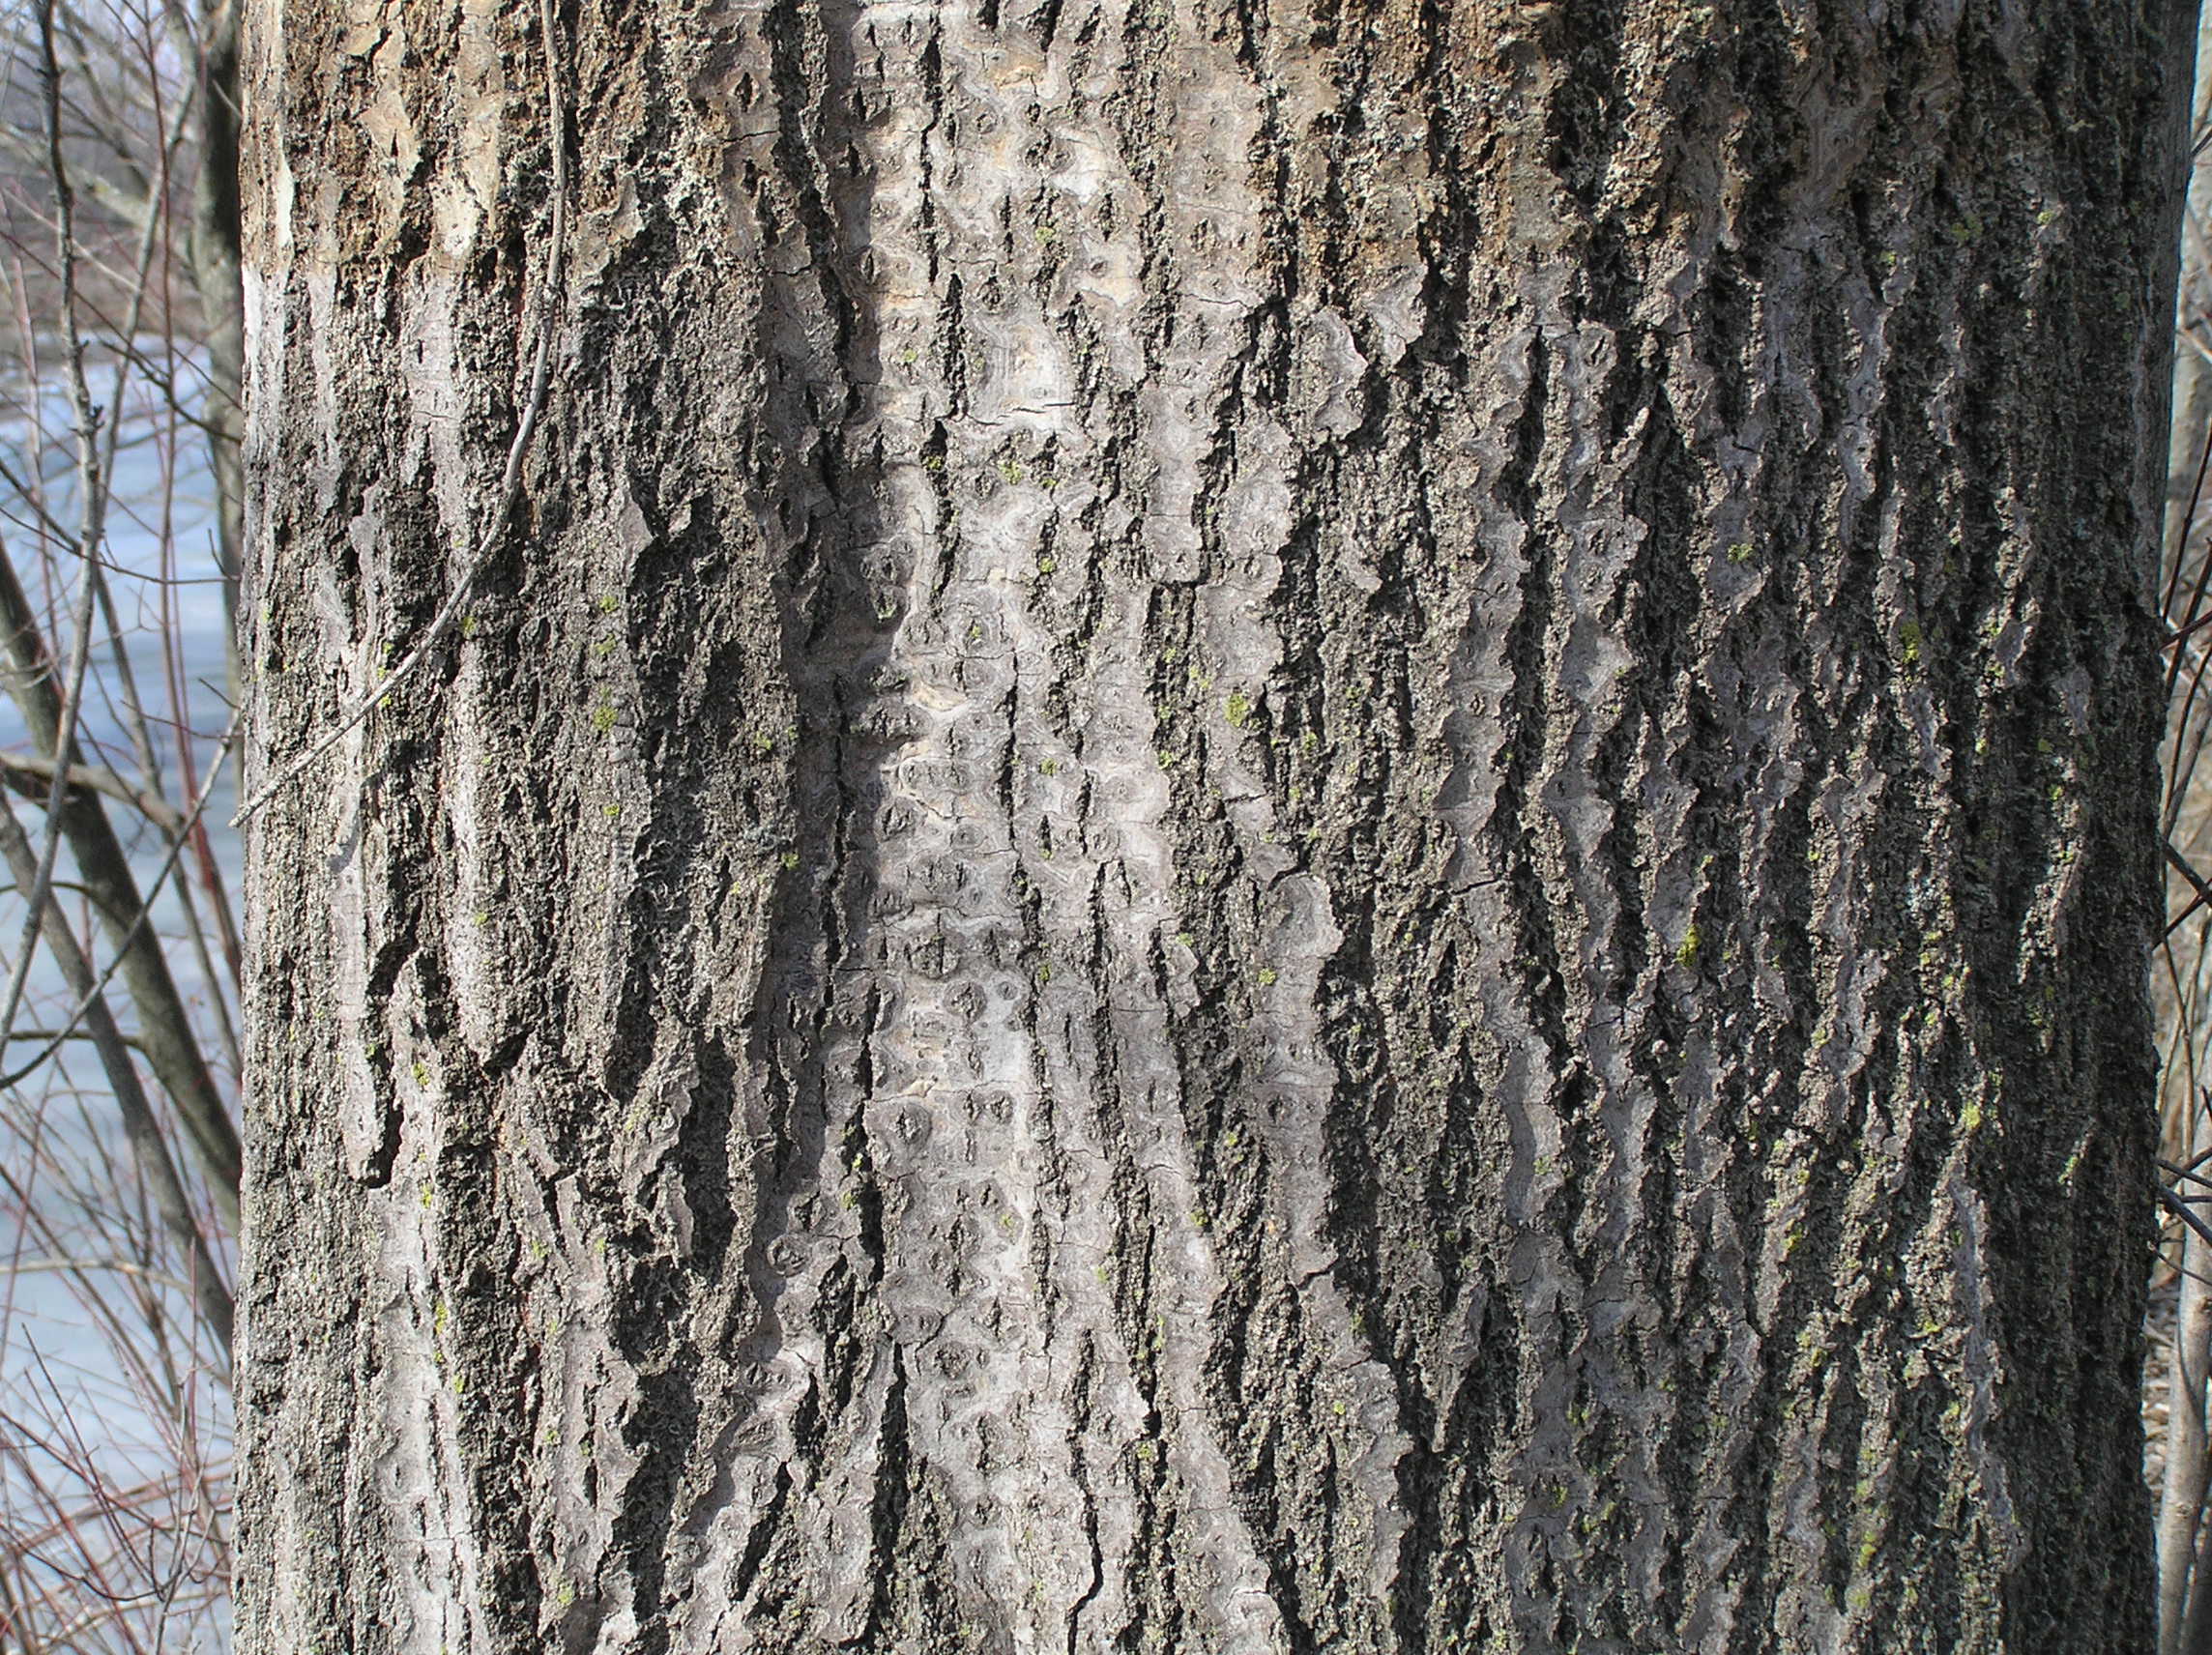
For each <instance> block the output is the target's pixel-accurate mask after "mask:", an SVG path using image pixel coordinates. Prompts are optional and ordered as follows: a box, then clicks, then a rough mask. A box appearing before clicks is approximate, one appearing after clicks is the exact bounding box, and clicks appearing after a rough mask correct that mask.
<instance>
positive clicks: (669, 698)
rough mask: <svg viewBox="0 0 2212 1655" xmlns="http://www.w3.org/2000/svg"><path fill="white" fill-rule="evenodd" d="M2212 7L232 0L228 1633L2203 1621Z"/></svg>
mask: <svg viewBox="0 0 2212 1655" xmlns="http://www.w3.org/2000/svg"><path fill="white" fill-rule="evenodd" d="M2182 11H2183V9H2182V8H2180V7H2179V6H2176V5H2172V4H2166V3H2156V4H2152V3H2144V4H2122V3H2096V4H2082V3H2069V4H2066V5H2059V4H2055V3H2052V4H2046V5H2039V6H2028V7H2009V8H2000V7H1997V6H1994V5H1985V4H1964V5H1961V4H1935V3H1929V4H1893V5H1890V6H1887V7H1876V6H1872V5H1859V4H1850V5H1843V6H1836V7H1828V8H1820V9H1817V10H1816V9H1809V8H1795V7H1791V8H1765V7H1756V6H1753V5H1750V4H1748V3H1738V4H1716V5H1689V4H1677V3H1673V0H1653V3H1651V4H1646V5H1643V6H1639V7H1635V8H1625V7H1620V8H1616V7H1610V6H1589V7H1583V6H1575V7H1563V6H1537V5H1510V4H1492V5H1482V4H1464V5H1429V6H1422V7H1412V6H1405V7H1398V6H1378V7H1373V8H1360V9H1351V8H1342V7H1338V6H1334V5H1325V6H1316V7H1312V8H1297V7H1289V6H1268V5H1264V4H1246V5H1232V6H1178V7H1172V8H1171V7H1166V6H1154V5H1149V4H1136V5H1131V6H1128V7H1125V8H1115V7H1109V6H1101V5H1085V4H1065V3H1062V0H1046V3H1043V4H1027V5H1026V4H1016V3H1013V0H1005V3H1002V4H989V3H985V4H981V5H977V6H973V7H971V6H946V7H925V6H916V5H903V4H902V5H832V6H821V7H813V6H800V5H786V4H771V5H767V6H757V7H745V8H728V9H716V8H711V7H706V6H693V5H688V4H682V3H677V0H660V3H657V4H655V5H653V6H649V7H637V8H630V9H626V10H620V11H616V10H608V9H602V8H599V7H597V6H593V5H590V4H586V5H583V6H579V7H578V8H576V9H575V10H574V11H572V12H571V13H569V14H568V15H566V16H565V17H564V18H563V22H562V30H563V34H562V40H561V46H560V49H561V51H562V52H563V53H565V54H566V55H567V60H568V61H567V62H566V63H565V64H562V65H561V66H560V73H563V75H564V76H565V79H564V80H563V82H562V84H563V85H564V86H566V87H567V88H568V96H567V100H566V101H567V102H568V106H569V111H570V122H569V128H568V131H564V132H562V133H559V134H551V133H549V132H548V130H547V122H546V120H545V101H544V99H543V96H542V94H541V92H540V90H539V86H540V77H541V74H542V73H543V68H544V60H543V57H542V50H543V48H542V44H541V43H540V42H539V41H538V35H537V31H536V28H535V18H534V15H533V13H532V11H531V10H530V9H527V8H513V9H509V10H501V9H498V8H494V7H492V6H489V5H486V4H481V3H480V0H468V3H466V4H464V5H463V6H462V7H460V8H459V9H458V10H454V9H451V8H448V7H443V6H431V5H409V4H394V5H389V6H385V7H383V8H380V9H370V8H355V9H351V10H349V9H347V8H344V7H340V6H336V5H333V4H330V3H329V0H295V3H293V4H290V5H288V6H286V7H285V8H284V9H283V10H282V12H281V14H280V15H279V14H278V13H277V11H276V10H275V9H274V8H269V7H263V8H260V9H257V10H256V11H255V12H253V13H252V14H250V15H248V17H247V27H246V47H245V51H246V55H245V62H244V75H245V85H246V88H247V91H246V96H245V102H244V106H245V108H246V110H247V115H248V131H247V150H246V166H247V291H248V296H249V312H248V314H249V319H250V326H249V331H248V332H249V342H248V406H249V408H250V410H251V413H250V418H249V421H248V427H247V450H246V454H247V473H248V477H249V479H250V480H251V483H252V491H251V497H252V498H253V499H254V500H255V501H256V502H257V508H256V513H257V514H256V519H255V521H254V522H253V523H252V525H251V529H250V533H249V537H248V539H249V545H248V555H247V588H248V590H247V595H246V597H247V617H248V623H247V624H248V634H249V640H250V654H251V660H250V671H251V682H250V685H249V692H250V695H251V697H252V704H253V709H254V716H255V721H256V722H255V740H256V749H255V754H254V757H253V759H252V761H251V763H250V764H249V766H248V772H249V773H248V783H247V786H248V791H249V792H250V791H251V790H252V789H253V788H254V787H256V786H258V785H259V780H258V778H259V777H264V776H268V775H272V774H275V773H277V771H278V770H280V769H281V768H282V767H283V766H284V765H285V764H286V763H287V762H289V761H290V760H291V759H292V758H293V756H294V755H296V754H298V753H299V752H301V751H304V750H305V749H306V746H307V744H308V743H309V742H311V741H312V740H315V739H316V737H317V735H318V733H319V732H321V731H322V730H324V729H326V728H328V727H329V724H330V722H331V721H332V720H333V719H335V717H337V716H338V715H339V714H340V712H341V711H342V710H344V709H347V708H350V707H352V706H354V705H356V704H357V703H358V701H359V700H360V698H362V697H364V696H366V695H370V694H373V693H374V692H375V691H376V689H377V686H378V684H379V682H380V680H379V677H378V675H379V673H380V672H381V671H382V670H383V669H384V668H385V667H386V666H387V665H389V664H390V663H391V662H392V661H393V660H395V659H398V658H400V657H401V656H403V655H404V654H405V653H406V652H407V650H408V649H409V648H410V647H411V644H412V642H413V641H414V639H415V637H416V636H417V635H418V632H419V629H420V628H421V627H422V626H423V625H425V624H427V623H428V622H429V620H430V618H431V617H432V616H433V615H435V614H436V613H437V611H438V608H439V606H440V604H441V602H442V601H443V600H444V598H445V596H446V595H447V594H448V592H449V591H450V590H451V582H452V581H454V580H455V579H456V578H458V577H459V575H460V574H461V572H462V570H463V569H464V568H465V567H466V566H468V559H469V556H470V551H471V547H470V543H469V526H470V525H471V524H473V523H474V522H476V521H477V520H478V519H479V518H480V515H481V513H482V506H483V502H484V500H485V499H486V497H487V494H488V493H489V491H491V490H493V489H495V488H496V487H497V484H498V478H499V469H500V465H501V463H502V461H503V459H504V456H505V453H506V450H507V446H508V444H509V441H510V439H511V435H512V432H513V431H514V429H515V424H516V421H518V420H519V419H520V418H521V417H522V414H523V404H524V400H525V395H526V385H527V380H528V371H529V351H530V349H531V347H532V340H531V338H530V337H529V334H528V329H527V327H526V326H524V321H525V319H526V318H528V317H530V316H532V315H533V314H535V313H537V308H538V304H539V299H540V289H539V282H540V280H541V276H540V273H541V271H542V269H543V261H544V259H545V257H546V253H547V247H546V239H547V230H548V226H549V225H550V223H551V221H552V203H551V202H550V201H549V200H548V199H547V190H548V184H549V180H550V178H551V177H552V167H551V164H550V155H549V150H548V143H549V141H560V142H564V143H567V144H568V145H569V146H570V148H569V151H568V154H569V165H570V172H571V175H572V177H573V178H574V180H575V185H574V188H575V198H574V200H573V201H571V202H570V203H569V204H568V206H569V213H570V221H571V223H572V224H573V226H574V245H573V247H572V248H571V250H570V253H569V256H568V260H567V269H568V276H567V278H566V280H565V281H564V282H563V283H562V284H561V286H560V288H559V290H558V292H557V294H556V296H555V297H556V299H557V305H556V308H555V314H556V315H557V316H558V317H559V318H560V323H561V327H562V329H563V332H562V334H561V336H560V341H559V350H560V357H559V361H560V363H561V367H562V371H561V374H560V376H559V377H558V378H557V380H556V384H555V388H554V392H553V394H552V397H551V399H550V401H549V403H548V406H547V408H546V411H545V417H544V421H543V423H542V427H541V434H540V435H539V437H538V441H537V443H536V445H535V447H534V449H533V450H532V452H531V455H530V457H529V462H528V466H527V469H526V472H525V498H524V502H523V506H522V509H521V510H520V511H518V512H517V513H516V516H515V519H514V520H513V522H512V523H511V524H510V525H509V533H508V536H507V538H506V540H505V542H504V543H503V544H502V546H501V548H500V549H499V551H498V553H497V555H496V556H495V557H494V559H493V561H492V562H491V564H490V565H489V566H488V567H487V569H486V570H485V572H484V574H483V576H482V577H481V581H480V590H479V592H478V594H477V595H476V596H475V597H473V598H472V599H471V600H470V606H469V612H468V613H467V615H466V616H465V618H464V619H463V622H462V624H461V625H460V627H459V628H458V632H459V636H458V637H457V638H456V640H455V641H454V643H453V645H452V647H451V654H450V660H449V662H448V663H447V664H446V666H445V668H444V670H442V671H440V672H438V673H434V674H422V675H417V676H416V677H415V678H413V679H411V680H409V681H408V682H404V683H399V684H395V686H394V688H393V693H392V694H391V697H390V702H389V705H386V706H384V707H382V708H381V709H380V710H379V711H378V712H377V713H376V714H375V716H373V717H372V718H371V719H370V720H369V721H368V722H367V723H366V725H365V726H364V728H363V729H362V730H360V731H357V732H356V733H354V734H353V735H352V736H351V737H349V738H348V740H345V741H344V742H343V743H341V744H340V745H339V746H338V747H337V748H336V749H335V751H334V752H333V754H332V755H331V758H330V759H329V761H328V762H327V764H326V765H325V766H324V768H323V769H322V770H320V771H319V772H317V776H316V778H315V779H314V780H312V781H310V782H308V783H307V784H306V785H304V786H302V787H300V788H298V789H296V790H293V791H290V792H288V793H286V794H284V795H282V796H281V797H279V798H277V800H276V801H275V802H273V803H272V804H271V805H270V806H269V807H268V808H267V809H266V810H265V811H263V812H262V814H261V815H259V816H258V817H256V818H255V819H254V822H253V824H252V826H251V829H250V832H251V839H250V847H251V848H250V857H251V870H252V872H251V886H252V890H251V896H250V903H249V906H250V916H249V925H248V929H249V935H248V939H247V965H248V979H249V980H248V996H249V1006H250V1021H251V1024H252V1034H251V1040H250V1051H249V1068H250V1071H251V1074H250V1082H249V1093H250V1120H249V1133H248V1137H249V1154H248V1178H247V1242H246V1249H245V1287H244V1291H243V1292H242V1305H243V1307H244V1318H245V1328H246V1331H245V1337H244V1345H243V1348H242V1362H243V1368H242V1380H241V1382H242V1387H243V1388H242V1392H241V1395H242V1399H243V1408H242V1415H243V1417H242V1426H241V1433H242V1453H243V1479H242V1484H241V1493H240V1506H239V1511H240V1543H241V1574H240V1581H239V1627H240V1639H241V1644H242V1647H243V1648H244V1649H246V1650H247V1651H249V1652H255V1655H258V1652H261V1651H272V1652H274V1651H279V1650H281V1651H286V1652H290V1651H293V1650H298V1649H306V1648H314V1647H316V1646H317V1645H318V1643H320V1644H322V1645H324V1646H327V1647H334V1648H337V1647H342V1648H347V1649H350V1650H356V1651H383V1650H393V1651H402V1650H404V1651H411V1652H412V1651H421V1652H423V1655H431V1652H436V1651H452V1652H456V1655H457V1652H459V1651H464V1650H465V1651H490V1650H502V1651H504V1650H521V1649H533V1650H535V1649H539V1648H545V1647H554V1648H559V1649H565V1650H570V1651H583V1650H594V1649H598V1650H609V1651H612V1650H616V1649H624V1650H627V1649H638V1650H652V1651H670V1652H690V1651H707V1650H725V1649H746V1650H763V1651H766V1650H779V1651H780V1650H790V1651H800V1650H818V1649H822V1648H825V1647H827V1646H829V1645H833V1644H838V1645H846V1646H852V1647H858V1648H865V1649H887V1650H888V1649H897V1650H900V1651H939V1650H944V1651H950V1650H991V1651H1029V1650H1033V1649H1047V1648H1049V1649H1052V1650H1055V1651H1061V1650H1065V1651H1090V1650H1107V1649H1154V1648H1156V1649H1190V1650H1196V1649H1216V1648H1218V1649H1225V1650H1237V1651H1246V1650H1251V1651H1308V1650H1319V1649H1324V1648H1325V1649H1329V1650H1331V1651H1336V1650H1345V1651H1367V1650H1373V1651H1383V1650H1389V1651H1416V1650H1418V1651H1442V1650H1449V1649H1462V1648H1465V1649H1481V1650H1530V1651H1535V1650H1547V1651H1548V1650H1566V1649H1579V1650H1581V1651H1584V1652H1586V1655H1591V1652H1601V1651H1610V1652H1619V1655H1625V1652H1628V1651H1641V1650H1651V1649H1662V1648H1669V1649H1671V1648H1685V1649H1697V1650H1714V1651H1743V1652H1747V1655H1748V1652H1752V1651H1767V1650H1774V1649H1818V1650H1852V1651H1866V1652H1869V1655H1872V1652H1875V1651H1882V1652H1890V1651H1904V1650H1929V1651H1934V1650H1976V1651H1995V1650H2008V1651H2017V1652H2022V1655H2025V1652H2029V1651H2033V1652H2036V1655H2044V1652H2050V1651H2090V1650H2097V1651H2123V1650H2124V1651H2137V1650H2142V1649H2146V1648H2148V1647H2149V1644H2150V1640H2151V1636H2152V1627H2151V1609H2152V1601H2151V1588H2150V1567H2151V1545H2150V1528H2149V1517H2148V1504H2147V1498H2146V1495H2145V1492H2144V1490H2143V1487H2142V1484H2141V1480H2140V1474H2139V1453H2140V1432H2139V1424H2138V1421H2137V1414H2136V1396H2135V1391H2136V1384H2137V1379H2138V1374H2139V1362H2140V1351H2139V1333H2138V1327H2139V1319H2140V1311H2141V1300H2142V1292H2143V1281H2144V1274H2145V1268H2146V1265H2147V1262H2148V1254H2147V1247H2148V1243H2149V1221H2150V1216H2151V1214H2150V1195H2151V1190H2152V1187H2153V1186H2152V1180H2151V1177H2150V1165H2149V1156H2150V1153H2151V1148H2152V1145H2151V1142H2150V1138H2151V1128H2152V1120H2151V1115H2152V1108H2151V1097H2152V1093H2151V1073H2150V1041H2149V1024H2148V1018H2147V1011H2146V998H2145V992H2144V960H2145V957H2146V950H2147V947H2148V945H2149V942H2150V939H2151V938H2152V937H2153V936H2154V935H2155V930H2154V927H2155V926H2156V925H2157V924H2158V923H2159V911H2158V902H2157V891H2158V877H2159V866H2158V861H2157V858H2156V856H2155V854H2154V847H2155V845H2156V835H2155V830H2154V825H2155V809H2156V791H2155V790H2156V769H2155V760H2154V745H2155V741H2156V737H2157V730H2158V726H2159V720H2160V696H2159V686H2160V679H2159V671H2160V661H2159V654H2158V649H2159V641H2160V631H2159V626H2158V622H2157V618H2156V613H2155V600H2156V594H2155V589H2154V582H2155V572H2156V563H2157V548H2158V534H2159V531H2158V522H2159V511H2160V506H2161V500H2162V493H2163V480H2164V479H2163V468H2162V462H2163V458H2164V454H2165V443H2166V423H2165V421H2166V407H2167V391H2166V387H2167V366H2168V363H2167V358H2166V355H2165V352H2166V350H2167V348H2168V333H2167V328H2168V318H2169V315H2170V306H2171V281H2172V273H2171V266H2172V259H2173V254H2172V247H2173V239H2174V237H2173V230H2174V214H2175V204H2176V193H2177V188H2178V183H2179V178H2180V170H2181V159H2182V151H2183V148H2184V145H2183V138H2182V123H2181V115H2182V114H2183V112H2184V111H2185V108H2186V102H2187V96H2188V82H2189V75H2188V43H2189V39H2190V31H2189V26H2188V19H2186V18H2185V17H2184V16H2183V15H2182Z"/></svg>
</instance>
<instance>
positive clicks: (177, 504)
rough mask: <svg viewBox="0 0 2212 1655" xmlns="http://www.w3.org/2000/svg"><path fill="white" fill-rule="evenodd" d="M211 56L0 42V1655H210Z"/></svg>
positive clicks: (219, 336) (224, 1050)
mask: <svg viewBox="0 0 2212 1655" xmlns="http://www.w3.org/2000/svg"><path fill="white" fill-rule="evenodd" d="M231 29H232V23H231V19H230V16H229V14H228V10H227V6H225V5H224V4H222V3H221V0H214V3H212V4H209V5H206V6H204V7H198V8H195V6H194V5H192V4H190V3H188V0H179V3H178V4H175V5H167V6H164V5H159V4H140V3H136V0H79V3H75V4H63V3H62V0H34V3H33V4H32V5H30V6H29V7H28V8H27V9H21V10H16V11H14V12H11V13H7V14H0V690H4V691H5V693H6V697H7V702H8V703H9V706H10V708H11V709H12V711H8V710H5V709H0V1649H7V1650H21V1651H25V1652H26V1655H33V1652H43V1651H47V1650H55V1651H59V1650H69V1651H72V1652H76V1651H105V1650H116V1651H135V1650H141V1649H144V1650H155V1649H162V1650H177V1649H190V1648H204V1649H216V1648H220V1647H223V1646H226V1645H227V1642H228V1580H229V1556H230V1553H229V1544H230V1541H229V1526H230V1500H229V1442H230V1392H229V1339H230V1294H231V1285H230V1278H231V1272H232V1269H233V1263H232V1260H233V1247H232V1234H233V1230H234V1226H235V1222H236V1215H237V1199H238V1175H239V1147H238V1137H237V1128H236V1097H237V1089H238V1044H237V1038H236V1030H235V1018H236V994H237V973H238V944H237V936H236V930H235V926H234V923H233V920H232V916H231V909H230V903H229V897H228V893H227V890H226V888H225V884H224V880H223V877H222V871H221V870H222V866H223V860H224V857H223V854H222V848H221V846H220V845H219V844H218V840H217V837H216V835H217V833H218V831H219V827H218V824H219V822H220V820H221V817H222V815H223V812H222V811H221V810H219V809H218V810H210V808H209V805H210V802H211V800H212V799H214V798H216V797H217V795H218V793H220V792H221V791H222V781H223V776H224V773H225V772H224V750H225V748H226V746H227V737H226V735H225V729H226V726H227V724H228V722H229V718H228V713H227V711H226V709H225V707H224V705H223V703H222V699H221V692H222V690H223V688H224V685H225V682H226V677H227V671H228V663H227V640H228V637H229V626H228V624H227V616H228V610H229V599H230V594H231V592H232V590H233V584H232V580H231V575H232V571H233V568H234V548H235V546H236V536H237V531H236V508H237V492H236V485H235V479H236V475H237V473H236V454H235V444H236V432H237V405H236V388H237V363H238V355H237V330H238V325H239V301H238V291H237V276H238V267H237V240H236V237H237V227H236V222H235V214H234V211H233V207H234V202H235V190H234V185H226V184H225V183H224V182H223V180H222V179H221V178H220V177H219V176H218V175H219V172H220V165H219V164H218V163H219V162H220V160H222V159H223V158H227V157H228V156H230V155H232V154H234V153H235V151H234V148H233V147H232V145H231V142H230V133H231V127H232V123H233V121H234V118H235V109H234V108H233V107H232V106H231V104H230V102H229V78H230V67H229V66H230V64H231V62H232V60H233V57H234V52H233V48H232V37H231ZM210 156H213V157H216V158H217V163H210V162H208V161H206V160H203V158H207V157H210Z"/></svg>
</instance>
